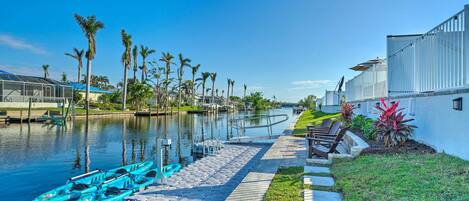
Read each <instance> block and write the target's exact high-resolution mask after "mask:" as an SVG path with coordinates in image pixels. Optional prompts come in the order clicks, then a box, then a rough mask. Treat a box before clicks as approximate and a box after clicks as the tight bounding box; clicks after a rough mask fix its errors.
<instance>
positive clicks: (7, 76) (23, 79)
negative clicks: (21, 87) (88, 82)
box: [0, 70, 66, 85]
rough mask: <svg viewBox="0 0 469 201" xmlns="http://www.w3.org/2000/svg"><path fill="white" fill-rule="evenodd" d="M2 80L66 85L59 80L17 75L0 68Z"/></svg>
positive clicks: (0, 78)
mask: <svg viewBox="0 0 469 201" xmlns="http://www.w3.org/2000/svg"><path fill="white" fill-rule="evenodd" d="M0 80H6V81H17V82H31V83H39V84H54V85H66V84H64V83H62V82H59V81H57V80H53V79H49V78H43V77H36V76H27V75H15V74H12V73H9V72H6V71H3V70H0Z"/></svg>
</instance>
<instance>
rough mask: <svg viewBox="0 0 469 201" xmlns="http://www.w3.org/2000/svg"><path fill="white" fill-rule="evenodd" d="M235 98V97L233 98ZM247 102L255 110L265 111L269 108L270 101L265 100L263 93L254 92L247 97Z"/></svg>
mask: <svg viewBox="0 0 469 201" xmlns="http://www.w3.org/2000/svg"><path fill="white" fill-rule="evenodd" d="M231 97H232V98H234V96H231ZM246 102H247V103H248V104H249V105H251V106H252V107H253V108H254V109H255V110H265V109H267V108H269V107H270V106H269V101H268V100H267V99H265V98H264V95H263V94H262V92H253V93H251V94H250V95H249V96H246Z"/></svg>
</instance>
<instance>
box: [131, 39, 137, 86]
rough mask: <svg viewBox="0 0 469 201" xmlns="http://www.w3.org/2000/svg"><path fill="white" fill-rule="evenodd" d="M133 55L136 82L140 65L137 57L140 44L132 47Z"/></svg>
mask: <svg viewBox="0 0 469 201" xmlns="http://www.w3.org/2000/svg"><path fill="white" fill-rule="evenodd" d="M132 55H133V57H134V69H133V70H134V82H135V81H137V70H138V65H137V57H138V46H137V45H135V46H134V49H132Z"/></svg>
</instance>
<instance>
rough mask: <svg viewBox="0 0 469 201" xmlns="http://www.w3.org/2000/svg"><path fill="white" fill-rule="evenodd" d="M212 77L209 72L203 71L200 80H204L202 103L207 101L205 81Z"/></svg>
mask: <svg viewBox="0 0 469 201" xmlns="http://www.w3.org/2000/svg"><path fill="white" fill-rule="evenodd" d="M208 77H210V73H209V72H203V73H202V77H201V78H200V80H201V81H202V103H205V82H207V78H208Z"/></svg>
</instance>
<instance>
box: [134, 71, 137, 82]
mask: <svg viewBox="0 0 469 201" xmlns="http://www.w3.org/2000/svg"><path fill="white" fill-rule="evenodd" d="M135 81H137V68H134V82H135Z"/></svg>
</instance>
